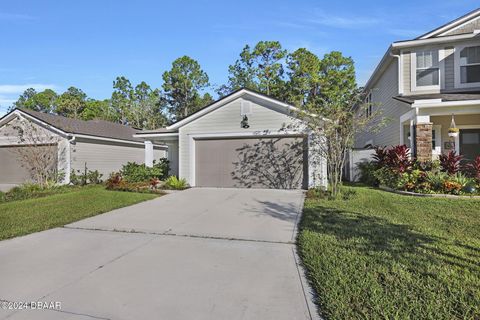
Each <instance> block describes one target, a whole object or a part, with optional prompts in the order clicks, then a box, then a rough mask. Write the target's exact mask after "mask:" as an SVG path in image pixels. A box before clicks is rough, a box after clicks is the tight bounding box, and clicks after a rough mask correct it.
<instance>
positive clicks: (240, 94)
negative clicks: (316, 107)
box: [137, 88, 298, 136]
mask: <svg viewBox="0 0 480 320" xmlns="http://www.w3.org/2000/svg"><path fill="white" fill-rule="evenodd" d="M246 96H250V97H254V98H257V99H260V100H264V101H268V102H270V103H272V104H274V105H276V106H278V107H280V108H285V110H286V111H297V110H298V109H297V108H296V107H294V106H292V105H290V104H288V103H286V102H283V101H280V100H278V99H276V98H273V97H271V96H268V95H266V94H263V93H260V92H257V91H254V90H251V89H247V88H240V89H238V90H235V91H233V92H232V93H230V94H228V95H226V96H224V97H222V98H220V99H218V100H217V101H214V102H212V103H210V104H208V105H207V106H205V107H203V108H202V109H200V110H198V111H196V112H194V113H192V114H191V115H189V116H188V117H186V118H183V119H180V120H178V121H177V122H175V123H173V124H171V125H170V126H168V127H166V128H159V129H156V130H148V131H141V132H138V133H137V136H141V135H143V134H155V133H158V134H171V133H174V132H176V131H177V130H178V128H180V127H183V126H184V125H186V124H187V123H190V122H191V121H193V120H195V119H198V118H200V117H202V116H204V115H206V114H208V113H210V112H212V111H213V110H216V109H218V108H220V107H222V106H224V105H226V104H227V103H229V102H231V101H233V100H236V99H238V98H241V97H246Z"/></svg>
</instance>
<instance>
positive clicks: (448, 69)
mask: <svg viewBox="0 0 480 320" xmlns="http://www.w3.org/2000/svg"><path fill="white" fill-rule="evenodd" d="M460 44H464V43H460ZM470 44H471V45H473V46H475V45H479V42H478V40H477V41H472V42H470ZM455 45H457V44H456V43H452V44H450V45H448V46H444V47H436V48H437V49H439V50H441V49H443V50H444V52H445V58H444V60H443V61H441V65H442V64H443V70H441V75H440V79H441V80H440V81H441V82H442V83H443V87H444V89H437V90H418V91H412V83H411V82H412V80H411V79H412V69H411V68H412V65H411V51H410V50H408V51H407V50H406V51H404V52H403V53H402V59H403V94H404V95H416V94H425V93H440V92H449V91H454V90H458V89H460V90H465V88H455ZM412 50H413V49H412ZM478 89H479V87H476V88H468V89H467V90H478Z"/></svg>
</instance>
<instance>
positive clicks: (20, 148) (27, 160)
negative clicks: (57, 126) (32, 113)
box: [7, 118, 59, 187]
mask: <svg viewBox="0 0 480 320" xmlns="http://www.w3.org/2000/svg"><path fill="white" fill-rule="evenodd" d="M8 126H9V127H10V128H11V129H12V130H9V134H7V135H8V138H9V140H10V142H11V143H12V144H15V145H17V147H16V148H12V150H13V153H14V154H15V155H16V156H17V158H18V160H19V162H20V164H21V165H22V167H24V168H25V169H26V170H27V171H28V172H29V174H30V178H31V179H32V181H33V182H34V183H37V184H39V185H40V186H42V187H44V186H45V185H46V184H47V182H48V181H49V180H55V182H56V179H57V178H58V171H57V162H58V153H57V144H58V142H59V138H58V136H56V135H54V134H51V133H50V132H49V131H47V130H46V129H43V128H41V127H39V126H38V125H36V124H34V123H33V122H32V121H30V120H28V119H25V118H19V120H17V121H15V122H14V124H11V125H8Z"/></svg>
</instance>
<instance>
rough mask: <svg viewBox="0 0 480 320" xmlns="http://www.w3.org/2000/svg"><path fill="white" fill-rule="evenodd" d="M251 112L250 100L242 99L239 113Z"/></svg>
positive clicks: (243, 114) (248, 113) (247, 113)
mask: <svg viewBox="0 0 480 320" xmlns="http://www.w3.org/2000/svg"><path fill="white" fill-rule="evenodd" d="M250 114H252V103H251V102H250V101H245V100H242V104H241V110H240V115H242V116H245V115H250Z"/></svg>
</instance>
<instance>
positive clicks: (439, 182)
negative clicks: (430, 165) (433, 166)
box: [425, 171, 448, 191]
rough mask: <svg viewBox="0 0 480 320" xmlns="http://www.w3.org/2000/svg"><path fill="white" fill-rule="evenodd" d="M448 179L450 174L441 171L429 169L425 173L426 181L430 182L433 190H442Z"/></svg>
mask: <svg viewBox="0 0 480 320" xmlns="http://www.w3.org/2000/svg"><path fill="white" fill-rule="evenodd" d="M447 179H448V174H447V173H446V172H441V171H429V172H426V173H425V181H426V182H428V183H429V184H430V185H431V187H432V189H433V190H439V191H440V190H442V189H443V183H444V182H445V181H446V180H447Z"/></svg>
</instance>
